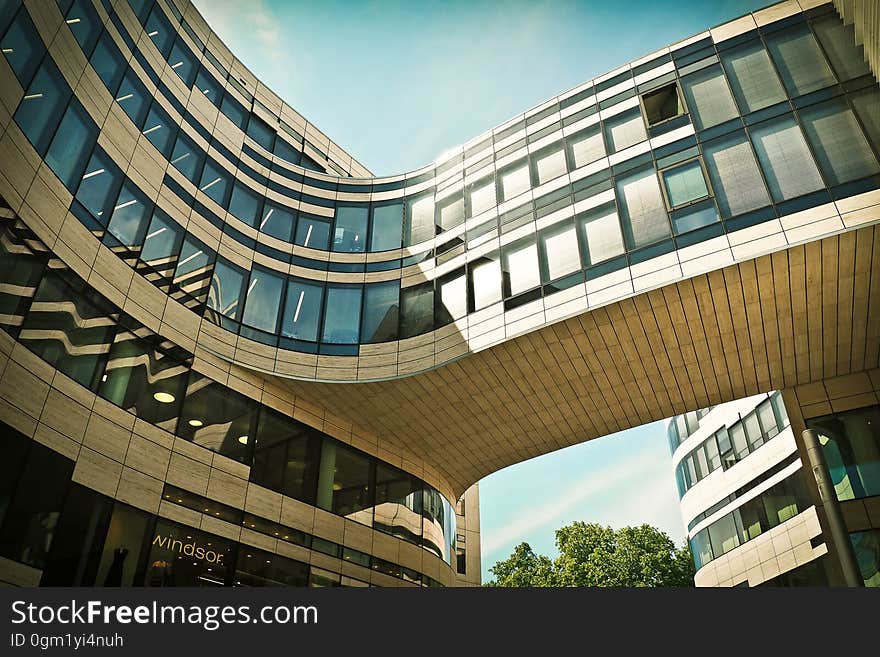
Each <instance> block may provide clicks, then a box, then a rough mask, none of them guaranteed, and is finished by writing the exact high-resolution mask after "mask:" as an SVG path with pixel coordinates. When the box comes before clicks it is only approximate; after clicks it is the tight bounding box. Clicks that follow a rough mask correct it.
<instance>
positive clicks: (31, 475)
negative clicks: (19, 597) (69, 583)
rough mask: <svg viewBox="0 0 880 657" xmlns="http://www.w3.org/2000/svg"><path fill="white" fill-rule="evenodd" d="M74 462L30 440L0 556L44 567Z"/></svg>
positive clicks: (5, 523) (5, 524) (0, 539)
mask: <svg viewBox="0 0 880 657" xmlns="http://www.w3.org/2000/svg"><path fill="white" fill-rule="evenodd" d="M8 431H9V429H6V431H4V432H3V433H4V434H5V433H7V432H8ZM4 443H5V441H4ZM73 465H74V463H73V461H71V460H70V459H68V458H65V457H64V456H62V455H61V454H58V453H57V452H55V451H53V450H51V449H49V448H48V447H44V446H43V445H41V444H39V443H38V442H36V441H34V442H33V443H31V447H30V450H29V452H28V455H27V459H26V461H25V464H24V468H23V469H22V470H21V471H20V472H16V475H17V477H18V485H17V488H16V492H15V493H14V495H13V496H12V499H11V500H10V503H9V507H8V508H7V509H6V514H5V518H4V521H3V527H2V529H3V531H2V532H0V555H2V556H4V557H7V558H9V559H12V560H14V561H19V562H21V563H24V564H27V565H28V566H31V567H33V568H38V569H42V568H43V567H44V566H45V563H46V558H47V557H48V553H49V550H50V548H51V546H52V541H53V539H54V536H55V532H56V530H57V528H58V520H59V517H60V516H61V511H62V509H63V507H64V501H65V497H66V494H67V488H68V485H69V483H70V476H71V475H72V474H73Z"/></svg>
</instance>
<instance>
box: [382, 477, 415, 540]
mask: <svg viewBox="0 0 880 657" xmlns="http://www.w3.org/2000/svg"><path fill="white" fill-rule="evenodd" d="M373 529H376V530H378V531H380V532H384V533H386V534H391V535H392V536H397V537H398V538H402V539H404V540H405V541H409V542H410V543H418V542H419V541H420V540H421V536H422V483H421V482H420V481H419V480H418V479H416V478H415V477H412V476H410V475H408V474H406V473H405V472H403V471H402V470H398V469H397V468H395V467H392V466H390V465H388V464H385V463H379V464H378V466H377V467H376V506H375V509H374V513H373Z"/></svg>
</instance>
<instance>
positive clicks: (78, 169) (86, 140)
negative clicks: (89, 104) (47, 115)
mask: <svg viewBox="0 0 880 657" xmlns="http://www.w3.org/2000/svg"><path fill="white" fill-rule="evenodd" d="M97 138H98V129H97V127H96V126H95V124H94V122H93V121H92V120H91V119H90V118H89V116H88V114H86V111H85V110H84V109H83V107H82V105H80V104H79V101H76V100H74V101H73V102H71V103H70V105H68V107H67V111H66V112H65V113H64V118H62V119H61V123H60V124H59V126H58V131H57V132H56V133H55V137H54V138H53V139H52V143H51V144H50V145H49V150H48V151H47V152H46V157H45V161H46V164H48V165H49V168H51V169H52V171H54V172H55V175H56V176H58V178H59V179H60V180H61V182H63V183H64V186H65V187H67V189H68V190H69V191H71V192H75V191H76V188H77V186H78V185H79V181H80V179H81V178H82V174H83V169H84V168H85V166H86V162H87V161H88V159H89V156H90V155H91V153H92V148H94V146H95V141H96V140H97Z"/></svg>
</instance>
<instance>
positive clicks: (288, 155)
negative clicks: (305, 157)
mask: <svg viewBox="0 0 880 657" xmlns="http://www.w3.org/2000/svg"><path fill="white" fill-rule="evenodd" d="M285 126H286V124H285V123H282V124H281V127H282V128H284V127H285ZM278 134H279V135H280V134H281V133H278ZM297 137H298V139H297V144H301V143H302V137H299V136H298V135H297ZM274 152H275V158H276V159H281V160H284V161H285V162H290V163H291V164H299V161H300V158H301V157H302V154H301V153H300V152H299V151H298V150H297V149H296V148H294V147H293V146H292V145H291V144H288V143H287V142H286V141H284V140H283V139H281V138H280V137H279V138H278V139H276V140H275V148H274ZM272 169H273V170H275V171H277V170H279V169H280V167H279V165H278V164H277V163H273V165H272Z"/></svg>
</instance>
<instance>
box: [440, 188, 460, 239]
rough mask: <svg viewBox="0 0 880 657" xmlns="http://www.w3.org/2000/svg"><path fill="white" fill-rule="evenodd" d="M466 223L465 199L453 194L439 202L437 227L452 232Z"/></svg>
mask: <svg viewBox="0 0 880 657" xmlns="http://www.w3.org/2000/svg"><path fill="white" fill-rule="evenodd" d="M463 222H464V197H463V196H462V195H461V193H458V194H453V195H452V196H449V197H447V198H445V199H443V200H442V201H438V202H437V225H438V226H439V227H440V230H441V231H442V230H450V229H451V228H455V227H456V226H458V225H460V224H461V223H463Z"/></svg>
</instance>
